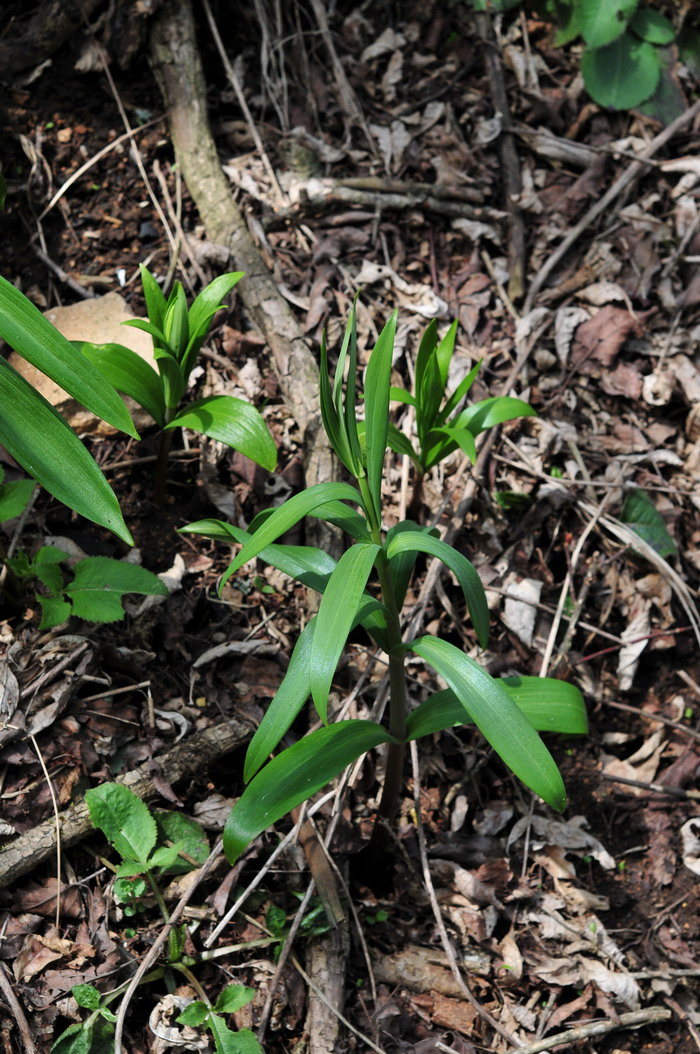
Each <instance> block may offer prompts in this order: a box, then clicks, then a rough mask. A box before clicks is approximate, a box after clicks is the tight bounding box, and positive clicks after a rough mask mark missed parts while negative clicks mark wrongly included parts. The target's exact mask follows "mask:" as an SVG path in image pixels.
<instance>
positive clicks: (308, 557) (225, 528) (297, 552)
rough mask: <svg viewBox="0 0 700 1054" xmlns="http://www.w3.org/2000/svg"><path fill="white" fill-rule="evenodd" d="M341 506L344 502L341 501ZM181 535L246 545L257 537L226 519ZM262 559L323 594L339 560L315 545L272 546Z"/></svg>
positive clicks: (193, 525) (189, 526)
mask: <svg viewBox="0 0 700 1054" xmlns="http://www.w3.org/2000/svg"><path fill="white" fill-rule="evenodd" d="M338 504H340V502H338ZM180 534H201V535H202V536H203V537H204V538H215V539H216V540H217V541H231V539H233V540H234V541H236V542H239V543H240V544H241V545H245V544H246V543H247V542H249V541H250V540H251V539H252V538H254V537H255V535H254V534H251V533H250V532H249V531H244V530H243V529H242V528H241V527H235V526H234V525H233V524H232V523H225V522H224V521H223V520H197V522H196V523H188V524H187V526H186V527H181V528H180ZM258 555H259V557H260V559H261V560H263V561H264V562H265V563H266V564H270V565H271V566H272V567H276V568H277V570H278V571H282V572H283V573H284V574H285V575H289V577H290V578H294V579H295V580H296V581H297V582H301V583H302V585H305V586H309V587H310V588H311V589H315V590H316V591H317V592H318V593H322V592H323V590H324V589H325V588H326V583H327V582H328V579H329V578H330V575H331V573H332V572H333V570H334V568H335V566H336V561H335V560H334V559H333V557H332V556H330V555H329V554H328V553H326V552H324V551H323V549H316V548H315V547H314V546H311V545H275V544H273V545H268V546H267V548H266V549H263V551H262V552H261V553H259V554H258Z"/></svg>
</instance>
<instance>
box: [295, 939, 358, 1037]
mask: <svg viewBox="0 0 700 1054" xmlns="http://www.w3.org/2000/svg"><path fill="white" fill-rule="evenodd" d="M349 950H350V933H349V930H348V924H347V921H345V922H342V923H340V925H338V926H336V927H335V928H334V929H332V930H330V931H329V932H328V933H326V934H325V935H324V936H323V937H320V938H318V939H317V940H314V941H310V942H309V945H308V950H307V953H306V970H307V973H308V975H309V979H310V981H311V982H312V983H311V984H310V985H309V990H308V993H307V999H308V1011H307V1014H306V1022H305V1031H306V1034H307V1036H308V1037H309V1049H310V1050H312V1051H313V1052H314V1054H335V1051H336V1050H338V1049H339V1047H338V1039H339V1036H340V1025H341V1021H340V1018H339V1017H338V1014H342V1013H343V1007H344V1005H345V974H346V969H347V957H348V952H349ZM319 992H322V993H323V996H324V998H323V999H321V998H320V997H319V996H318V993H319Z"/></svg>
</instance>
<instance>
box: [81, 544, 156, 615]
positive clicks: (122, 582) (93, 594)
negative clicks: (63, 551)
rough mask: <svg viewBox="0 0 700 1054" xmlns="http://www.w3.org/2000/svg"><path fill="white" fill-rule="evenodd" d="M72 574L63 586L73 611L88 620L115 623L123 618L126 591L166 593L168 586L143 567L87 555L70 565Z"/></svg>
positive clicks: (145, 593) (148, 594)
mask: <svg viewBox="0 0 700 1054" xmlns="http://www.w3.org/2000/svg"><path fill="white" fill-rule="evenodd" d="M73 570H74V574H75V577H74V578H73V581H72V582H71V583H70V584H69V585H67V586H66V587H65V589H64V592H65V593H66V595H67V596H68V597H69V598H70V600H71V602H72V604H73V614H74V615H77V616H78V617H79V618H84V619H87V620H88V621H89V622H116V621H119V619H122V618H123V617H124V609H123V608H122V605H121V598H122V597H123V596H124V594H125V593H138V594H139V595H140V596H161V597H166V596H168V587H167V586H166V585H164V584H163V582H161V580H160V579H159V578H158V576H157V575H154V574H153V573H152V572H151V571H147V570H146V568H145V567H138V566H137V565H136V564H127V563H124V562H123V561H122V560H112V559H111V558H110V557H108V556H88V557H87V558H86V559H85V560H81V561H80V562H79V563H77V564H76V565H75V567H74V568H73Z"/></svg>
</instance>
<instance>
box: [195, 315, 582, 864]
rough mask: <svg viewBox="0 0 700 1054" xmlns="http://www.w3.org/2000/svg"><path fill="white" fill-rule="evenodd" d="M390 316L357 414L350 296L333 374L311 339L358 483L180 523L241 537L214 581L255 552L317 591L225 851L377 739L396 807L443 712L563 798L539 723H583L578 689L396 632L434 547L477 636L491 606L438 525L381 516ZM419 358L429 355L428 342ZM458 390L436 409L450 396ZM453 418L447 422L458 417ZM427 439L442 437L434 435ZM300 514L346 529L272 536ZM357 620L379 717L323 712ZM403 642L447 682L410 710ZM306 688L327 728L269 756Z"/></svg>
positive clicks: (528, 780) (238, 848)
mask: <svg viewBox="0 0 700 1054" xmlns="http://www.w3.org/2000/svg"><path fill="white" fill-rule="evenodd" d="M395 328H396V316H395V315H394V316H392V318H391V320H390V321H389V322H388V324H387V325H386V326H385V328H384V330H383V331H382V333H381V335H380V337H379V340H378V341H377V345H376V347H375V348H374V351H373V352H372V355H371V357H370V360H369V364H368V366H367V370H366V374H365V385H364V421H363V422H362V423H360V422H358V420H357V405H356V391H355V385H356V379H357V340H356V320H355V310H354V308H353V311H352V314H351V316H350V319H349V322H348V325H347V329H346V332H345V338H344V340H343V344H342V347H341V351H340V356H339V360H338V364H337V368H336V371H335V376H334V379H333V382H332V384H331V381H330V379H329V376H328V375H327V373H326V369H325V368H326V363H327V357H326V352H325V348H324V349H323V352H322V362H323V366H324V369H322V371H321V381H320V383H321V391H320V396H321V411H322V416H323V423H324V427H325V429H326V432H327V434H328V438H329V440H330V443H331V446H332V447H333V449H334V451H335V453H336V454H337V456H338V457H339V459H340V460H341V461H342V463H343V464H344V466H345V468H346V469H347V471H348V472H349V473H350V475H351V476H353V477H354V479H355V480H356V483H357V486H351V485H350V484H348V483H320V484H318V485H316V486H313V487H310V488H309V489H308V490H306V491H303V492H301V493H299V494H295V495H293V496H292V497H291V498H289V499H288V500H287V501H286V502H284V504H283V505H281V506H280V507H279V508H276V509H273V510H267V511H265V512H263V513H260V514H259V515H258V516H257V517H256V518H255V519H254V520H253V522H252V523H251V524H250V528H249V530H248V531H244V530H242V529H240V528H238V527H236V526H234V525H232V524H229V523H225V522H223V521H221V520H201V521H199V522H197V523H192V524H189V525H188V526H187V527H186V528H183V530H185V531H186V532H189V533H196V534H202V535H205V536H207V537H210V538H217V539H221V540H224V541H228V542H230V541H232V540H233V541H235V542H238V543H241V544H242V546H243V547H242V549H241V552H240V553H239V554H238V556H237V557H236V559H235V560H233V561H232V562H231V563H230V564H229V567H228V569H227V571H226V572H225V574H224V575H223V578H222V583H221V585H222V586H223V584H224V583H225V582H226V581H227V580H228V579H229V578H230V576H231V575H233V574H234V573H235V572H236V571H237V570H238V569H239V568H240V567H242V566H243V564H245V563H247V562H248V561H249V560H253V559H254V558H256V557H258V556H259V557H260V558H261V559H263V560H266V561H267V562H268V563H270V564H272V566H273V567H276V568H278V569H279V570H281V571H283V572H284V573H285V574H288V575H290V577H292V578H294V579H296V580H297V581H299V582H301V583H302V584H303V585H305V586H308V587H310V588H312V589H315V590H317V591H318V592H319V593H321V594H322V598H321V603H320V607H319V610H318V614H317V615H316V616H314V618H312V619H311V621H310V622H309V624H308V625H307V626H306V628H305V629H304V630H303V632H302V633H301V635H300V636H299V639H298V640H297V643H296V646H295V648H294V651H293V653H292V656H291V660H290V663H289V667H288V670H287V673H286V675H285V677H284V680H283V681H282V683H281V685H280V687H279V689H278V691H277V694H276V695H275V697H274V699H273V700H272V702H271V704H270V706H269V708H268V710H267V712H266V713H265V716H264V717H263V720H262V722H261V723H260V726H259V727H258V729H257V731H256V733H255V735H254V736H253V739H252V740H251V743H250V745H249V748H248V752H247V755H246V760H245V768H244V778H245V780H246V782H247V787H246V789H245V790H244V792H243V794H242V796H241V797H240V799H239V800H238V802H237V803H236V805H235V806H234V807H233V810H232V812H231V814H230V815H229V818H228V820H227V823H226V827H225V830H224V847H225V850H226V854H227V856H228V858H229V860H230V861H232V862H233V861H235V860H236V859H237V858H238V857H239V856H240V855H241V853H242V852H243V851H244V850H245V848H246V847H247V846H248V845H249V843H250V842H251V840H252V839H253V838H255V837H256V836H257V835H258V834H260V833H261V832H262V831H263V830H265V828H266V827H269V826H270V825H271V824H273V823H275V822H276V821H277V820H279V819H280V818H281V817H282V816H284V815H285V814H286V813H288V812H290V811H291V810H292V809H294V808H296V806H298V805H300V804H301V803H302V802H303V801H305V800H307V799H308V798H310V797H311V796H312V795H313V794H315V793H316V791H318V790H320V788H321V787H323V786H324V785H325V784H326V783H328V782H329V781H330V780H331V779H333V778H334V777H335V776H337V775H338V774H339V773H340V772H342V770H343V769H344V768H345V767H346V766H347V765H349V764H351V763H352V762H353V761H355V760H356V759H357V758H358V757H360V756H361V755H362V754H364V753H366V752H367V751H369V750H372V749H373V748H374V747H377V746H380V745H381V744H387V745H388V751H387V762H386V776H385V781H384V788H383V792H382V798H381V801H380V806H379V814H380V816H381V817H383V818H385V819H386V820H392V819H393V818H394V817H395V814H396V811H397V808H398V801H399V793H400V789H401V782H402V778H403V761H404V752H405V747H406V744H407V743H409V742H410V741H411V740H414V739H418V738H420V737H422V736H426V735H431V734H432V733H434V732H439V731H441V730H443V729H447V728H450V727H452V726H453V725H464V724H468V723H470V722H474V723H475V724H476V725H477V726H478V727H479V728H480V730H481V732H482V733H483V735H484V736H485V738H486V739H487V740H488V742H489V743H490V744H491V746H492V747H493V748H494V750H495V751H496V753H497V754H499V755H500V757H501V758H502V759H503V761H504V762H505V763H506V765H507V766H508V767H509V768H510V769H511V770H512V771H513V772H514V773H515V774H516V775H517V776H518V777H519V778H520V779H521V780H522V781H523V782H524V783H525V784H526V785H527V786H528V787H530V788H531V789H532V790H533V791H534V792H535V793H536V794H538V795H540V797H542V798H544V800H545V801H546V802H548V803H549V804H550V805H551V806H553V807H554V808H556V809H563V808H564V805H565V802H566V793H565V790H564V784H563V782H562V778H561V775H560V773H559V770H558V769H557V766H556V764H555V762H554V760H553V758H552V756H551V754H550V753H549V751H548V749H547V748H546V746H545V745H544V743H543V742H542V740H541V738H540V736H539V734H538V732H540V731H545V730H546V731H550V732H561V733H565V734H573V733H584V732H585V731H586V730H587V723H586V713H585V707H584V704H583V699H582V697H581V694H580V692H579V691H578V689H577V688H575V687H574V686H573V685H569V684H566V683H563V682H562V681H557V680H553V679H548V678H538V677H508V678H495V677H491V676H490V674H488V673H487V672H486V671H485V670H484V669H483V668H482V667H481V666H479V664H478V663H477V662H475V661H474V660H473V659H472V658H470V657H469V656H468V655H466V654H465V653H464V652H463V651H461V649H459V648H457V647H455V645H454V644H452V643H450V642H449V641H446V640H442V639H440V638H439V637H435V636H432V635H429V634H426V635H424V636H422V637H419V638H418V639H416V640H408V641H404V640H403V639H402V631H401V621H400V615H401V609H402V606H403V603H404V598H405V596H406V591H407V589H408V585H409V581H410V578H411V575H412V572H413V568H414V563H415V561H416V559H417V557H418V555H419V554H426V555H428V556H431V557H437V558H438V559H439V560H441V561H442V562H443V563H444V564H445V566H446V567H447V568H448V569H449V570H450V571H451V572H453V573H454V575H455V576H456V578H457V580H458V582H459V584H460V586H461V588H462V591H463V593H464V598H465V601H466V606H467V608H468V611H469V615H470V617H471V621H472V625H473V627H474V632H475V636H476V639H477V640H478V642H479V643H480V644H481V646H482V647H485V646H486V644H487V641H488V633H489V612H488V606H487V603H486V596H485V593H484V589H483V586H482V584H481V579H480V578H479V575H478V574H477V572H476V569H475V568H474V566H473V564H472V563H471V562H470V561H469V560H468V559H467V558H466V557H465V556H464V554H463V553H461V552H460V551H458V550H457V549H454V548H452V547H451V546H449V545H447V544H446V543H445V542H443V541H442V540H441V539H440V538H439V537H437V532H436V531H435V530H429V529H427V528H424V527H421V526H419V525H418V524H417V523H414V522H412V521H410V520H406V521H405V522H403V523H399V524H397V525H395V526H394V527H392V528H390V529H389V530H388V531H385V530H384V529H383V526H382V518H383V517H382V477H383V467H384V459H385V454H386V450H387V448H388V446H389V444H390V443H391V438H390V435H389V432H390V427H389V424H390V423H389V402H390V399H391V390H390V375H391V363H392V351H393V344H394V334H395ZM423 359H424V360H427V353H424V356H423ZM421 365H422V369H426V368H427V367H426V366H425V365H424V363H422V364H421ZM346 367H347V383H346V384H345V385H344V381H343V379H344V376H345V369H346ZM441 376H442V375H441ZM441 383H442V381H441ZM436 389H437V381H436ZM461 394H464V392H462V393H461ZM459 397H460V398H461V395H460V396H459ZM457 401H458V400H457ZM457 401H455V402H454V403H453V406H452V407H451V408H450V409H449V410H448V411H447V417H449V415H450V413H452V411H453V410H455V409H456V405H457ZM481 414H482V416H481V417H479V416H477V417H476V419H475V418H469V419H468V421H467V422H466V423H469V424H473V423H474V421H475V420H476V421H478V423H479V427H488V425H487V424H486V423H485V422H486V421H489V420H490V418H489V416H488V414H489V411H488V410H487V411H483V410H482V411H481ZM500 420H503V417H500ZM491 423H493V421H491ZM453 430H454V431H457V425H456V424H453ZM444 438H445V440H446V442H447V444H448V445H449V444H451V443H454V444H455V447H456V446H458V445H459V440H458V439H457V438H456V435H454V434H453V435H446V436H444ZM438 441H439V442H442V438H441V436H440V434H439V435H438ZM427 449H428V451H432V450H433V446H432V445H431V444H429V445H428V448H427ZM357 510H359V511H357ZM309 515H313V516H316V517H318V518H320V519H322V520H326V521H327V522H329V523H333V524H335V525H336V526H338V527H340V528H342V530H343V531H344V532H345V533H346V534H347V535H349V536H350V537H351V538H352V539H353V544H351V545H350V547H349V548H348V549H347V551H346V552H345V553H344V554H343V555H342V556H341V558H340V559H339V560H338V561H336V560H335V559H334V558H333V557H332V556H330V555H329V554H328V553H326V552H324V551H323V550H321V549H318V548H313V547H310V546H291V545H281V544H279V543H278V542H277V539H278V538H279V537H280V535H282V534H284V533H285V532H286V531H288V530H290V528H291V527H293V526H294V525H295V524H296V523H298V522H299V521H300V520H301V519H303V518H304V517H305V516H309ZM358 625H361V626H363V627H364V629H365V630H366V631H367V632H368V633H369V635H370V637H371V638H372V639H373V640H374V642H375V643H376V644H377V645H378V646H379V647H380V648H381V649H383V650H384V652H386V654H387V656H388V666H389V680H390V702H389V721H388V727H387V726H385V725H384V724H381V723H379V722H375V721H370V720H342V721H333V722H331V723H329V717H328V696H329V691H330V688H331V683H332V681H333V676H334V673H335V670H336V666H337V664H338V661H339V659H340V656H341V653H342V651H343V649H344V647H345V643H346V640H347V637H348V634H349V633H350V631H351V630H352V629H353V628H354V627H356V626H358ZM411 652H412V653H413V654H415V655H417V656H419V657H420V658H421V659H424V660H425V661H426V662H427V663H429V664H430V665H431V666H432V667H433V669H434V670H435V671H436V672H437V673H438V674H439V675H440V676H441V677H442V678H443V680H444V681H445V682H446V684H447V688H446V689H445V690H443V691H440V692H437V693H436V694H435V695H433V696H431V697H430V698H429V699H427V700H426V701H425V702H423V703H421V704H420V705H419V706H417V707H416V708H415V709H412V708H411V701H410V698H409V694H408V686H407V681H406V671H405V660H406V656H407V654H409V653H411ZM309 696H311V698H312V699H313V704H314V706H315V708H316V711H317V713H318V716H319V717H320V719H321V721H322V722H323V726H324V727H322V728H320V729H318V730H317V731H314V732H311V733H310V734H309V735H307V736H305V737H304V738H303V739H301V740H299V741H298V742H297V743H295V744H294V745H293V746H291V747H288V748H286V749H284V750H282V751H281V753H279V754H278V755H277V756H276V757H274V758H273V759H272V760H271V761H268V760H267V759H268V758H269V756H270V754H271V753H272V752H273V751H275V750H276V749H277V748H278V746H279V743H280V741H281V740H282V738H283V737H284V736H285V735H286V733H287V731H288V729H289V728H290V726H291V725H292V722H293V721H294V720H295V718H296V717H297V715H298V714H299V712H300V711H301V709H302V707H303V706H304V704H305V703H306V701H307V699H308V697H309ZM375 830H376V831H378V830H380V827H377V828H376V829H375Z"/></svg>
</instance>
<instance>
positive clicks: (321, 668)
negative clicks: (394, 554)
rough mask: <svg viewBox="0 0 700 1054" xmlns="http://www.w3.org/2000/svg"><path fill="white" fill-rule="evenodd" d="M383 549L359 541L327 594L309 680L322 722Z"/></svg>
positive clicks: (343, 558)
mask: <svg viewBox="0 0 700 1054" xmlns="http://www.w3.org/2000/svg"><path fill="white" fill-rule="evenodd" d="M380 551H381V550H380V546H378V545H373V544H372V543H370V542H358V543H357V544H356V545H353V546H351V547H350V549H347V550H346V552H344V553H343V555H342V556H341V558H340V560H339V561H338V564H337V566H336V568H335V569H334V571H333V574H332V575H331V577H330V578H329V580H328V585H327V586H326V589H325V591H324V594H323V599H322V601H321V606H320V608H319V610H318V615H317V617H316V628H315V631H314V634H313V639H312V642H311V654H310V657H309V681H310V685H311V695H312V696H313V700H314V705H315V707H316V710H317V711H318V715H319V717H320V718H321V720H322V721H323V722H324V724H325V722H326V721H327V720H328V693H329V691H330V687H331V682H332V681H333V674H334V673H335V668H336V666H337V665H338V659H339V658H340V655H341V652H342V651H343V648H344V647H345V642H346V640H347V637H348V633H349V632H350V629H351V627H352V624H353V621H354V619H355V615H356V613H357V610H358V607H359V605H360V601H361V599H362V594H363V593H364V590H365V586H366V585H367V579H368V578H369V574H370V571H371V570H372V567H373V566H374V561H375V559H376V558H377V554H378V553H379V552H380Z"/></svg>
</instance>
